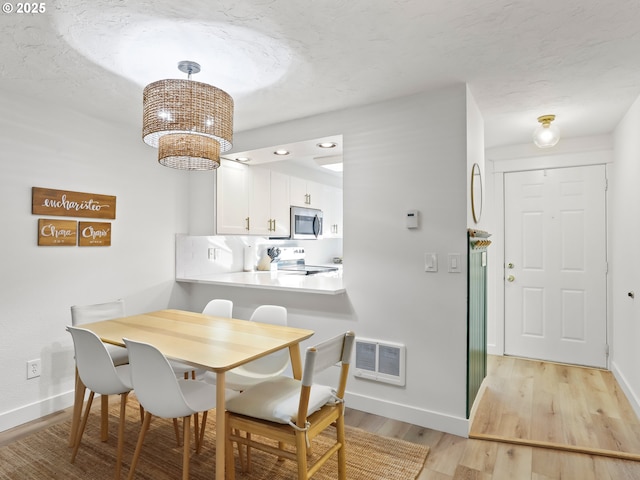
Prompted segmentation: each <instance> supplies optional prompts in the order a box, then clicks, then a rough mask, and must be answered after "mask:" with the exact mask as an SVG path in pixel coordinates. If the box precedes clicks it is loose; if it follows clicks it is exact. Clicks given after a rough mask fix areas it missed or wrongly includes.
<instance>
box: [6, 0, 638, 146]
mask: <svg viewBox="0 0 640 480" xmlns="http://www.w3.org/2000/svg"><path fill="white" fill-rule="evenodd" d="M45 5H46V12H44V13H41V14H31V15H24V14H22V15H21V14H18V13H9V14H0V27H1V29H0V42H1V44H2V46H3V48H2V53H1V57H0V58H1V59H2V61H1V62H0V88H1V89H2V91H3V92H5V93H8V94H11V95H23V96H25V97H29V98H35V99H39V98H44V97H47V98H49V99H53V100H54V101H55V102H60V103H63V104H67V105H71V106H72V107H73V108H76V109H78V110H79V111H85V112H87V113H89V114H91V115H94V116H97V117H101V118H104V119H105V120H107V121H110V122H120V123H130V124H131V125H132V127H134V128H139V124H140V118H141V103H142V88H143V86H144V85H145V84H146V83H149V82H151V81H154V80H158V79H160V78H166V77H174V78H184V75H183V74H181V73H180V72H178V71H177V69H176V65H177V62H178V61H180V60H185V59H189V60H195V61H197V62H198V63H200V64H201V65H202V69H203V70H202V73H200V74H198V76H197V77H194V79H196V80H199V81H205V82H208V83H212V84H214V85H216V86H218V87H220V88H223V89H225V90H227V91H228V92H229V93H230V94H231V95H232V96H233V97H234V99H235V102H236V109H235V129H236V131H239V130H246V129H250V128H254V127H258V126H261V125H266V124H270V123H276V122H280V121H284V120H290V119H295V118H301V117H305V116H309V115H313V114H316V113H320V112H326V111H330V110H336V109H340V108H344V107H347V106H352V105H360V104H366V103H371V102H375V101H380V100H385V99H390V98H393V97H397V96H403V95H407V94H411V93H415V92H419V91H422V90H427V89H432V88H437V87H440V86H444V85H448V84H452V83H456V82H466V83H468V85H469V88H470V90H471V92H472V94H473V96H474V98H475V99H476V101H477V103H478V106H479V108H480V110H481V112H482V114H483V117H484V119H485V131H486V146H487V147H497V146H503V145H513V144H521V143H528V142H530V138H531V132H532V131H533V129H534V128H535V126H536V117H537V116H539V115H542V114H547V113H554V114H556V116H557V121H556V124H557V125H558V126H559V127H560V129H561V131H562V134H563V137H564V138H567V137H580V136H586V135H593V134H601V133H609V132H611V131H612V130H613V129H614V128H615V126H616V124H617V123H618V121H619V120H620V119H621V117H622V116H623V115H624V113H625V112H626V110H627V109H628V108H629V106H630V105H631V103H632V102H633V101H634V100H635V99H636V98H637V97H638V95H639V94H640V2H638V1H637V0H615V1H603V0H538V1H533V0H521V1H507V0H493V1H491V0H458V1H454V2H452V1H451V0H314V1H306V0H269V1H267V0H252V1H248V0H216V1H211V0H181V1H175V0H172V1H168V0H153V1H149V0H147V1H137V2H133V1H130V2H125V1H119V0H91V1H78V0H57V1H56V0H49V1H47V2H46V3H45Z"/></svg>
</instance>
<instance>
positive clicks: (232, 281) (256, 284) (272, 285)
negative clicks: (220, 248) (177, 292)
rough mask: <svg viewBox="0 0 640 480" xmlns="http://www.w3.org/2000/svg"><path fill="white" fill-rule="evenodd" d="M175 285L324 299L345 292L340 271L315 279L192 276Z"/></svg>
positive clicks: (266, 274) (280, 274)
mask: <svg viewBox="0 0 640 480" xmlns="http://www.w3.org/2000/svg"><path fill="white" fill-rule="evenodd" d="M176 281H178V282H189V283H201V284H209V285H225V286H228V287H249V288H264V289H268V290H285V291H290V292H304V293H319V294H325V295H338V294H341V293H344V292H345V291H346V290H345V288H344V285H343V283H342V272H341V271H338V272H331V273H321V274H316V275H300V274H296V273H286V272H283V271H275V272H264V271H255V272H230V273H217V274H206V275H192V276H190V277H188V278H176Z"/></svg>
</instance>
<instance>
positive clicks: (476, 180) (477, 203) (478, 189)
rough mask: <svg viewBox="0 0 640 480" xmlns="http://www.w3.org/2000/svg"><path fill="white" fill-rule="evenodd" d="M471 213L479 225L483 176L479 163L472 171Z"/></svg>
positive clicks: (474, 165) (475, 164)
mask: <svg viewBox="0 0 640 480" xmlns="http://www.w3.org/2000/svg"><path fill="white" fill-rule="evenodd" d="M471 213H472V215H473V221H474V222H476V223H478V222H479V221H480V215H481V214H482V174H481V173H480V165H478V164H477V163H474V164H473V168H472V169H471Z"/></svg>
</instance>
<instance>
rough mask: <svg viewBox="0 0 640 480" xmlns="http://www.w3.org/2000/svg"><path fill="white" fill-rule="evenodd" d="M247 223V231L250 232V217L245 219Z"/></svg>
mask: <svg viewBox="0 0 640 480" xmlns="http://www.w3.org/2000/svg"><path fill="white" fill-rule="evenodd" d="M245 221H246V222H247V231H248V230H249V217H247V218H245Z"/></svg>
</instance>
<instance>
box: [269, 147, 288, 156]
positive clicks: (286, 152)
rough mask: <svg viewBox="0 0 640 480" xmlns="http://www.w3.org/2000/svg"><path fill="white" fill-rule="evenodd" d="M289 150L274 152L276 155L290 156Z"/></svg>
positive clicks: (282, 149) (281, 149)
mask: <svg viewBox="0 0 640 480" xmlns="http://www.w3.org/2000/svg"><path fill="white" fill-rule="evenodd" d="M289 153H290V152H289V150H285V149H284V148H280V149H278V150H276V151H275V152H273V154H274V155H289Z"/></svg>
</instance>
